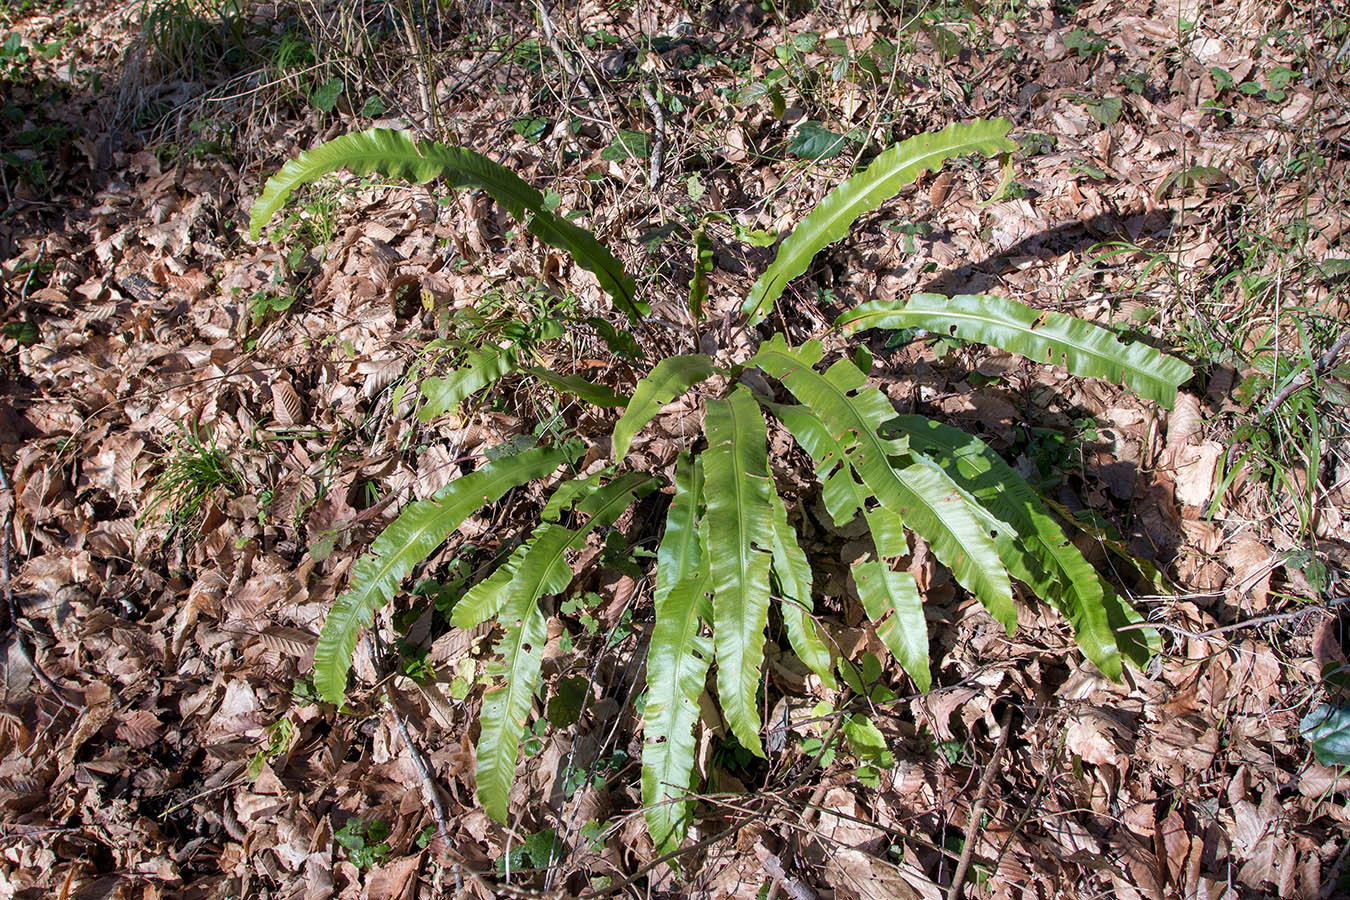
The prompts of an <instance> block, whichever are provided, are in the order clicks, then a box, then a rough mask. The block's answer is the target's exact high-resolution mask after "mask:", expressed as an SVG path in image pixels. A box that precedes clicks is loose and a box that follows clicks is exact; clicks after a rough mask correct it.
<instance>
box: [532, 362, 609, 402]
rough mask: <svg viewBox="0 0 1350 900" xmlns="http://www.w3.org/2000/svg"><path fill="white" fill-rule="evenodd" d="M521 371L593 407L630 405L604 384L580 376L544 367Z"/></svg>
mask: <svg viewBox="0 0 1350 900" xmlns="http://www.w3.org/2000/svg"><path fill="white" fill-rule="evenodd" d="M521 371H523V372H527V373H529V374H530V375H532V376H534V377H535V378H537V379H539V380H540V381H542V382H543V383H544V384H547V385H548V386H549V387H551V388H553V389H555V390H557V391H560V392H562V393H564V394H572V395H573V396H575V397H577V398H579V399H581V400H585V401H586V402H587V403H589V404H591V405H592V406H601V407H604V408H606V409H611V408H613V407H616V406H627V405H628V399H629V398H628V397H625V396H624V395H622V394H616V393H614V391H613V390H612V389H610V388H607V387H605V386H604V385H603V384H595V383H593V382H590V381H587V380H586V379H584V378H582V377H581V376H579V375H560V374H559V373H557V372H554V371H553V370H552V369H545V368H543V367H542V366H521Z"/></svg>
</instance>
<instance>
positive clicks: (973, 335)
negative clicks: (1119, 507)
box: [835, 294, 1193, 409]
mask: <svg viewBox="0 0 1350 900" xmlns="http://www.w3.org/2000/svg"><path fill="white" fill-rule="evenodd" d="M835 325H836V326H837V327H840V328H843V329H844V330H845V331H846V332H848V333H850V334H851V333H853V332H856V331H862V330H864V329H867V328H895V329H899V328H922V329H924V330H925V331H931V332H934V333H935V334H944V335H950V336H952V337H957V338H960V339H962V340H965V341H979V342H981V343H985V344H989V345H990V346H992V347H998V348H999V349H1000V350H1007V351H1008V352H1009V353H1020V354H1021V355H1023V356H1025V357H1027V358H1028V359H1034V360H1036V361H1037V362H1043V363H1052V364H1054V365H1060V366H1064V367H1065V368H1067V369H1068V370H1069V371H1070V372H1072V373H1073V374H1074V375H1078V376H1082V377H1086V378H1105V379H1106V380H1107V381H1110V382H1111V383H1112V384H1123V385H1125V386H1127V387H1129V388H1131V389H1133V390H1134V391H1136V392H1137V393H1138V394H1139V395H1140V396H1141V397H1143V398H1144V399H1146V400H1152V401H1154V402H1155V403H1157V404H1158V405H1159V406H1163V407H1166V408H1168V409H1171V408H1172V403H1173V402H1174V401H1175V400H1176V396H1177V389H1178V388H1180V387H1181V385H1182V384H1184V383H1185V382H1187V381H1189V380H1190V377H1191V375H1192V374H1193V373H1192V372H1191V367H1190V366H1188V365H1186V364H1185V363H1184V362H1182V361H1181V360H1179V359H1177V358H1176V357H1174V356H1167V355H1165V354H1163V353H1160V352H1158V351H1157V350H1155V349H1153V348H1152V347H1150V346H1148V345H1147V344H1142V343H1138V342H1136V343H1133V344H1125V343H1122V342H1120V341H1119V340H1117V339H1116V336H1115V335H1114V334H1112V333H1111V332H1109V331H1107V330H1106V329H1105V328H1101V327H1098V326H1097V325H1094V324H1092V323H1091V322H1087V321H1085V320H1083V319H1078V318H1075V317H1073V316H1066V315H1064V314H1063V313H1057V312H1051V311H1049V310H1038V309H1033V308H1032V307H1030V306H1027V305H1025V304H1023V303H1018V302H1017V301H1016V300H1010V299H1008V298H1007V297H996V296H994V295H993V294H959V295H957V296H955V297H944V296H943V295H941V294H915V295H914V296H913V297H910V298H909V299H908V300H906V301H901V300H876V301H873V302H871V303H864V304H863V305H862V306H859V307H858V308H857V309H854V310H852V311H850V312H846V313H844V315H842V316H840V317H839V319H838V320H837V321H836V322H835Z"/></svg>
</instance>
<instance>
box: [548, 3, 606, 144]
mask: <svg viewBox="0 0 1350 900" xmlns="http://www.w3.org/2000/svg"><path fill="white" fill-rule="evenodd" d="M534 8H535V10H536V11H537V12H538V13H539V24H540V26H541V27H542V28H543V29H544V40H545V42H546V43H547V44H548V48H549V49H550V50H552V51H553V55H554V57H556V58H557V60H558V65H560V66H562V69H563V71H564V72H566V73H567V75H568V77H569V78H571V79H572V80H573V81H575V82H576V84H577V88H578V89H579V90H580V91H581V94H582V96H584V97H585V98H586V107H587V108H588V109H589V110H590V111H591V115H592V116H595V118H596V120H597V121H600V120H602V119H603V113H602V112H601V110H600V105H599V103H598V101H597V100H596V99H595V92H594V91H592V90H591V85H590V82H588V81H587V80H586V76H584V75H581V74H579V73H578V72H577V67H576V66H574V65H572V60H571V59H570V58H569V57H568V56H567V51H565V50H563V48H562V45H561V44H559V43H558V32H557V29H555V28H554V27H553V20H552V19H551V18H549V15H548V10H547V9H545V8H544V2H543V0H535V3H534Z"/></svg>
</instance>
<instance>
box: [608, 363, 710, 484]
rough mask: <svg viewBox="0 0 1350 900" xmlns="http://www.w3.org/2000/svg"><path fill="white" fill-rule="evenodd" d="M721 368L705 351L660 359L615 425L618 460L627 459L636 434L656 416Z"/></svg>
mask: <svg viewBox="0 0 1350 900" xmlns="http://www.w3.org/2000/svg"><path fill="white" fill-rule="evenodd" d="M716 371H717V368H716V367H715V366H714V365H713V361H712V359H711V358H710V357H707V356H704V355H703V354H702V353H693V354H690V355H688V356H669V357H666V358H665V359H663V360H661V361H660V362H659V363H657V364H656V365H655V366H654V367H653V368H652V370H651V371H650V372H648V373H647V375H646V377H644V378H643V379H642V380H641V381H639V382H638V383H637V387H636V388H634V389H633V399H632V400H631V401H629V403H628V409H627V410H626V411H625V412H624V414H623V416H622V417H621V418H620V419H619V421H618V422H616V423H615V425H614V461H615V462H616V463H618V462H623V458H624V457H625V456H627V455H628V448H629V447H631V446H632V445H633V438H634V437H635V436H636V435H637V433H638V432H639V431H641V430H642V427H643V426H644V425H646V424H647V423H648V422H650V421H651V420H652V417H653V416H655V415H656V414H657V412H659V411H660V409H661V407H663V406H665V405H666V404H667V403H669V402H670V401H672V400H674V399H675V398H676V397H678V396H680V395H681V394H683V393H684V392H685V391H687V390H689V388H691V387H693V386H694V385H696V384H698V383H699V382H700V381H705V380H706V379H708V378H711V377H712V376H713V373H715V372H716Z"/></svg>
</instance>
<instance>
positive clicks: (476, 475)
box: [314, 442, 584, 704]
mask: <svg viewBox="0 0 1350 900" xmlns="http://www.w3.org/2000/svg"><path fill="white" fill-rule="evenodd" d="M583 449H584V448H583V447H582V445H581V444H580V443H577V442H569V443H567V444H564V445H563V446H561V447H537V448H535V449H532V450H527V451H525V452H524V453H521V454H519V455H517V456H513V457H508V458H504V459H499V460H497V461H495V462H492V463H489V464H488V465H486V466H484V467H483V468H481V469H479V470H478V471H476V472H471V473H470V474H468V475H464V476H461V477H460V478H457V479H455V480H454V481H452V482H450V483H449V484H448V485H446V486H445V487H443V488H442V489H441V490H440V491H438V492H437V493H436V494H435V495H434V496H432V497H429V498H428V499H426V500H419V501H417V502H416V503H412V504H409V505H408V506H407V507H406V508H405V509H404V510H403V511H402V512H401V513H399V515H398V518H396V519H395V520H394V521H393V522H392V523H390V525H389V527H388V528H386V529H385V530H384V531H383V532H381V533H380V536H379V537H377V538H376V539H375V542H374V543H373V544H372V545H371V547H370V550H369V552H367V553H366V554H365V555H364V556H362V557H361V558H360V559H358V560H357V561H356V564H355V565H354V566H353V567H352V577H351V583H350V585H349V587H348V588H347V590H346V591H345V592H343V593H342V594H341V595H340V596H339V597H338V598H337V601H336V602H335V603H334V604H333V608H332V609H331V610H329V612H328V617H327V618H326V619H325V620H324V623H323V630H322V631H321V632H320V634H319V642H318V645H317V647H316V648H315V650H314V685H315V687H316V688H317V689H318V692H319V695H320V696H321V697H323V698H324V699H325V700H327V701H328V702H329V703H334V704H341V703H342V699H343V697H344V696H345V694H346V692H347V672H348V671H349V670H350V669H351V663H352V651H353V650H354V649H355V648H356V639H357V637H358V635H360V633H361V631H362V629H365V628H368V627H369V626H370V624H371V622H373V621H374V620H375V613H376V611H377V610H379V609H380V608H381V607H382V606H384V604H386V603H388V602H389V599H390V598H391V597H392V596H393V595H394V591H396V590H398V586H399V584H400V583H401V582H402V581H403V579H404V578H405V577H407V575H408V573H409V572H411V571H412V569H413V567H414V566H416V565H417V564H418V563H420V562H421V561H422V560H424V559H426V558H427V557H428V556H430V555H431V552H432V551H433V550H435V549H436V548H437V547H439V546H440V545H441V544H442V543H443V542H444V541H445V539H446V538H447V537H449V536H450V534H451V533H452V532H453V531H454V530H455V529H456V528H458V527H459V526H460V524H461V523H463V521H464V520H465V519H466V518H468V517H469V515H470V514H472V513H473V512H474V511H475V510H478V509H481V508H482V507H483V506H486V505H487V504H489V503H495V502H496V501H497V500H500V499H501V498H502V496H503V495H505V494H506V492H507V491H509V490H510V489H511V488H513V487H516V486H517V485H521V484H524V483H525V482H527V481H533V480H534V479H536V478H542V477H544V476H545V475H547V474H549V473H550V472H552V471H553V470H554V469H556V468H558V466H560V465H562V464H563V463H566V462H572V461H574V460H576V459H577V458H578V457H580V456H581V453H582V451H583Z"/></svg>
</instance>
